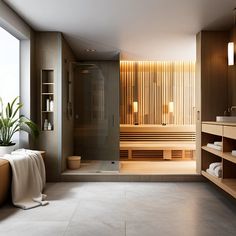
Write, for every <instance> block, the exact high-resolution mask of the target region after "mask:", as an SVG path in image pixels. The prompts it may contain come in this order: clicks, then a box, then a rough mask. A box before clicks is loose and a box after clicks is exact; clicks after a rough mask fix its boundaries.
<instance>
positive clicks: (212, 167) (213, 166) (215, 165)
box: [209, 162, 222, 171]
mask: <svg viewBox="0 0 236 236" xmlns="http://www.w3.org/2000/svg"><path fill="white" fill-rule="evenodd" d="M217 166H222V163H221V162H213V163H211V164H210V165H209V169H210V170H212V171H214V169H215V168H216V167H217Z"/></svg>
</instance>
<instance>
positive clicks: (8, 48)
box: [0, 27, 20, 143]
mask: <svg viewBox="0 0 236 236" xmlns="http://www.w3.org/2000/svg"><path fill="white" fill-rule="evenodd" d="M19 64H20V41H19V40H18V39H17V38H15V37H14V36H12V35H11V34H10V33H8V32H7V31H6V30H4V29H3V28H1V27H0V97H2V99H3V102H4V103H5V104H6V103H7V102H9V101H12V100H13V99H14V98H15V97H17V96H19V92H20V87H19V86H20V73H19V72H20V71H19ZM13 139H14V141H15V142H17V143H18V139H19V137H18V134H17V135H16V136H15V137H14V138H13Z"/></svg>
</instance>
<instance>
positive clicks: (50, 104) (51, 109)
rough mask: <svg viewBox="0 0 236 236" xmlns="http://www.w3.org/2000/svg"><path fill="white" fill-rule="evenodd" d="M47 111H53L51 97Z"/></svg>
mask: <svg viewBox="0 0 236 236" xmlns="http://www.w3.org/2000/svg"><path fill="white" fill-rule="evenodd" d="M49 111H53V100H52V99H50V103H49Z"/></svg>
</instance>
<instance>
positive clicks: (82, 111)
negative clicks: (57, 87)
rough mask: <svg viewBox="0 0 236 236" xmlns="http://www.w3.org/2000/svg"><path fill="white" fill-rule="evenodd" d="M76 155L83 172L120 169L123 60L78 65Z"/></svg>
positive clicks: (75, 110)
mask: <svg viewBox="0 0 236 236" xmlns="http://www.w3.org/2000/svg"><path fill="white" fill-rule="evenodd" d="M74 154H75V155H79V156H81V163H82V165H81V168H80V170H79V171H80V172H88V173H90V172H92V173H93V172H95V173H100V172H110V171H118V170H119V61H95V62H86V63H75V64H74Z"/></svg>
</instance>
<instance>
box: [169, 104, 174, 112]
mask: <svg viewBox="0 0 236 236" xmlns="http://www.w3.org/2000/svg"><path fill="white" fill-rule="evenodd" d="M168 110H169V112H174V102H169V108H168Z"/></svg>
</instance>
